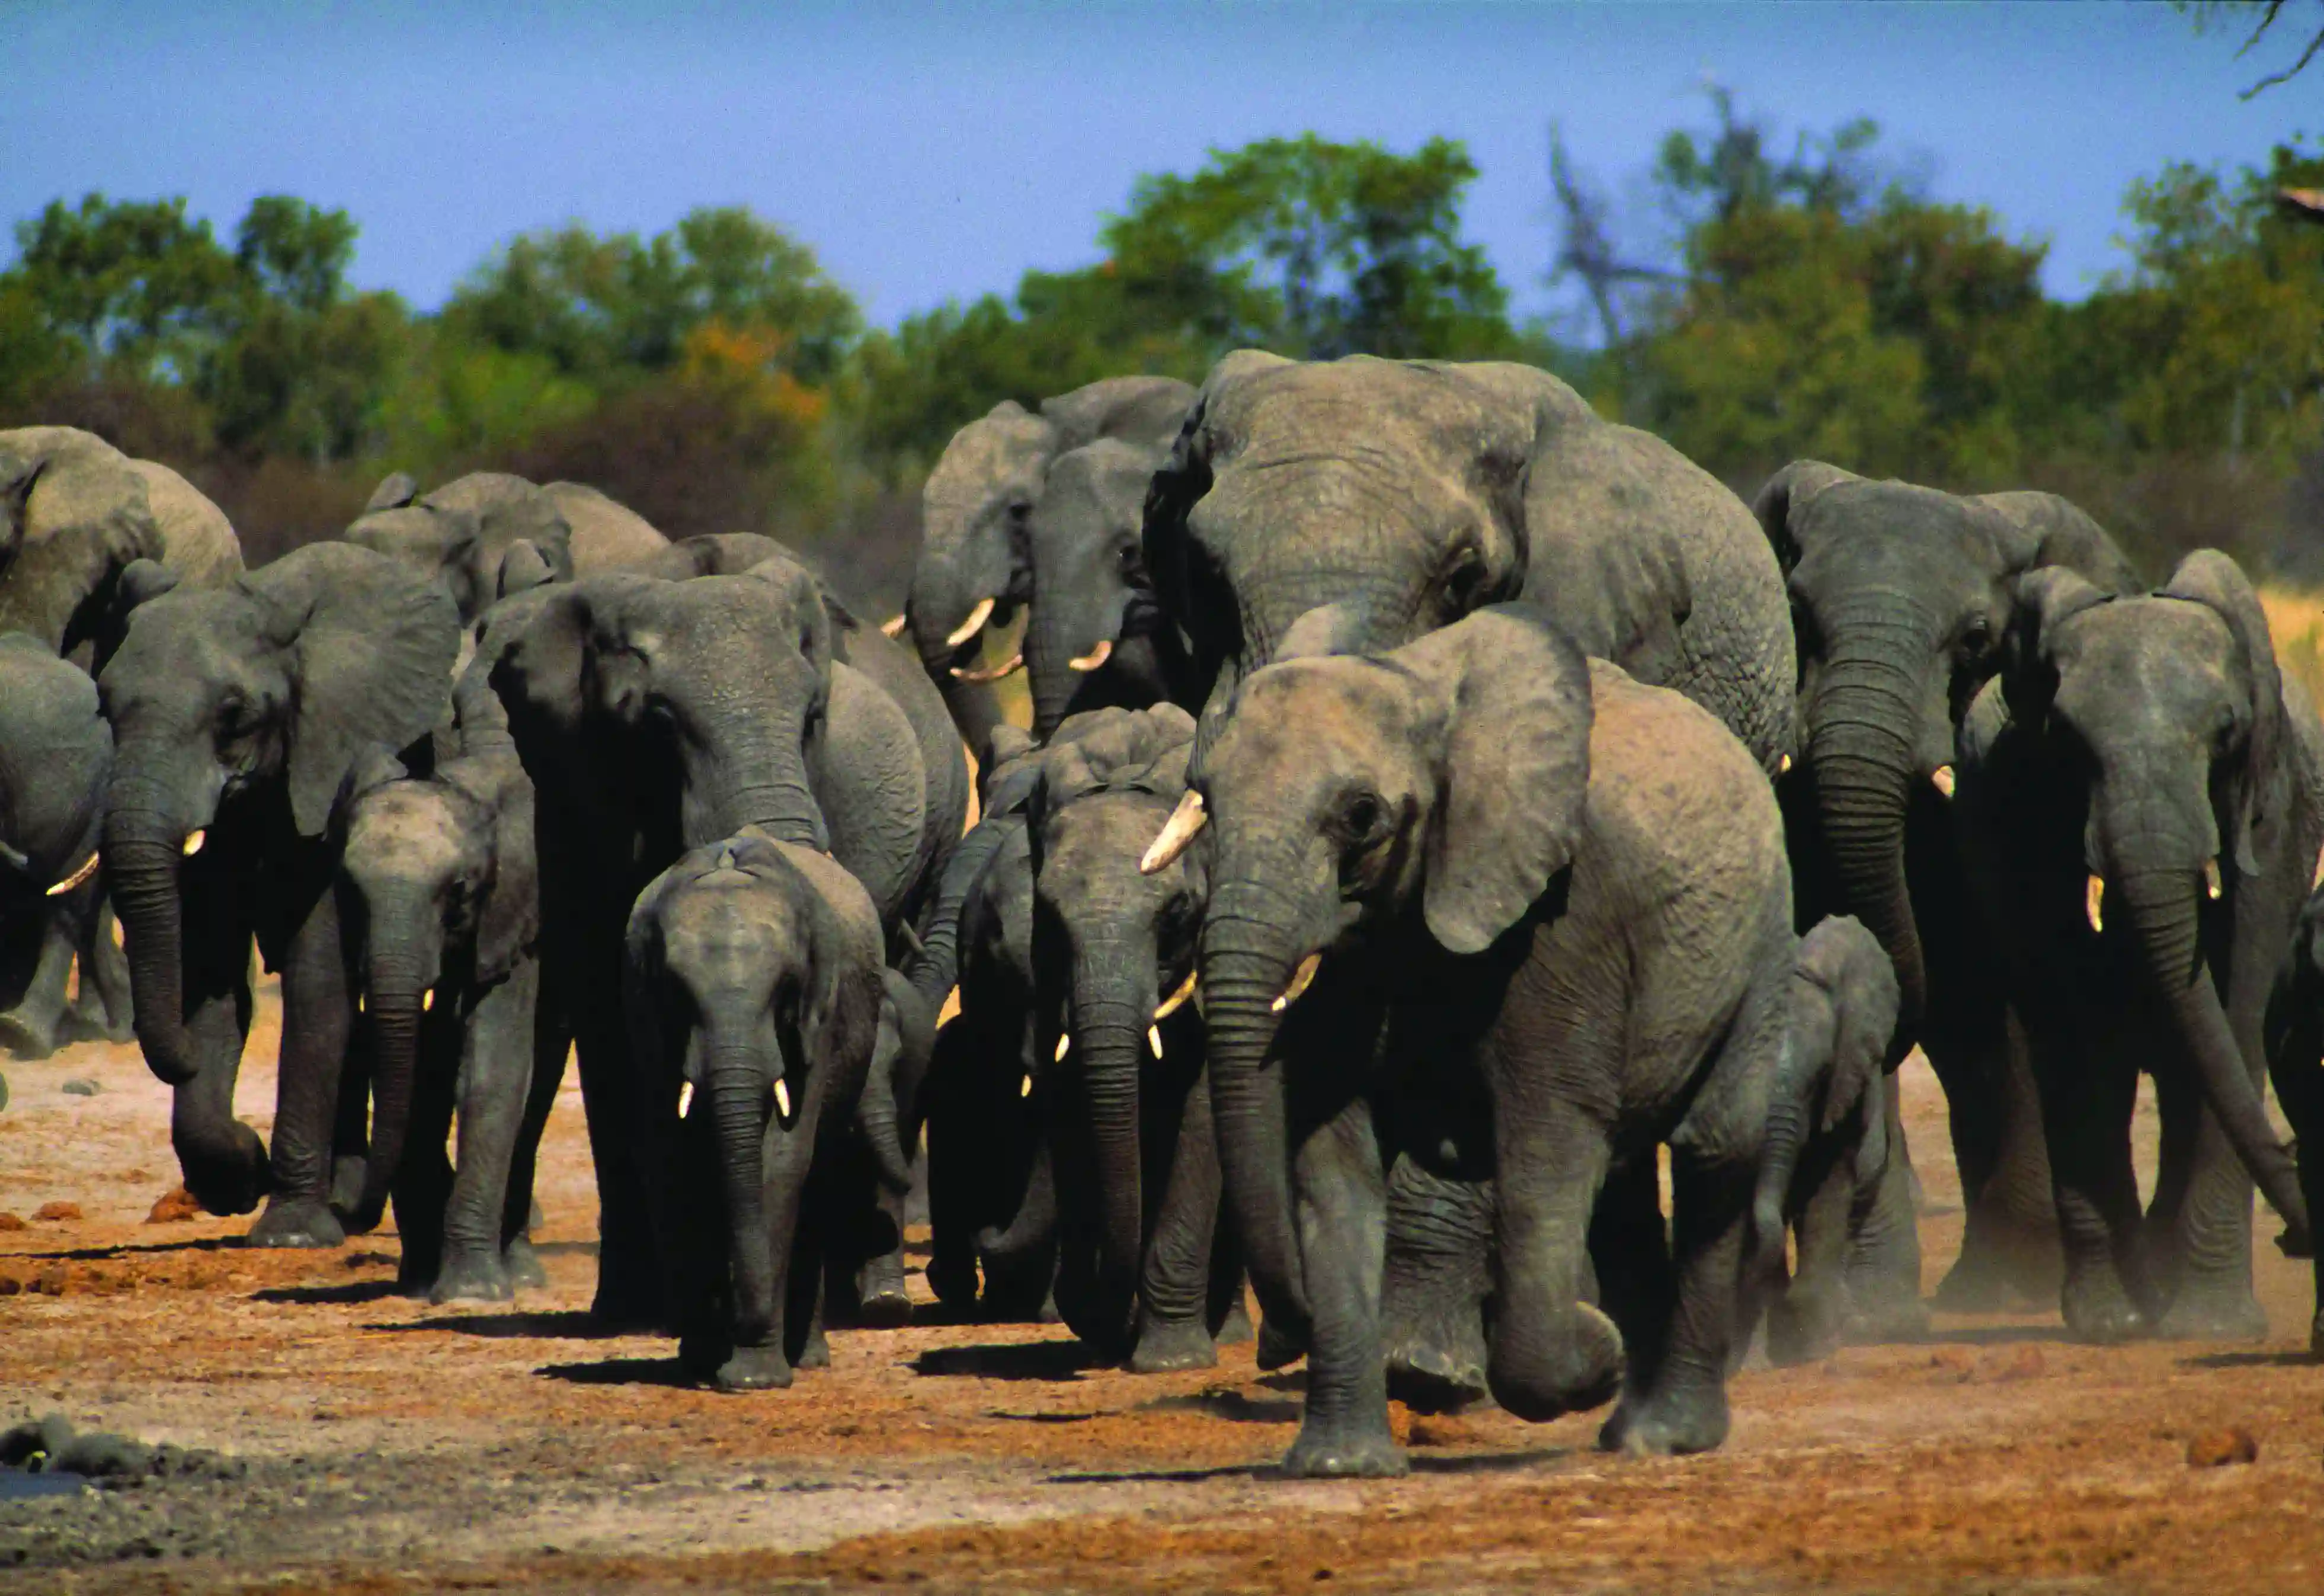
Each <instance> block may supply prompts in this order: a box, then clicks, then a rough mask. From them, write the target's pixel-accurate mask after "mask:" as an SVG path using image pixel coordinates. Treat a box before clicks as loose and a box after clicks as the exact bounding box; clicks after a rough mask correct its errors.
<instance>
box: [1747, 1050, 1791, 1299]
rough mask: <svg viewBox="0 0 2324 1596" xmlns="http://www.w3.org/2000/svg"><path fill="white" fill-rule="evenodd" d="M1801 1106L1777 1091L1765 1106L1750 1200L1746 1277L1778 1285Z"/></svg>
mask: <svg viewBox="0 0 2324 1596" xmlns="http://www.w3.org/2000/svg"><path fill="white" fill-rule="evenodd" d="M1801 1118H1802V1115H1801V1112H1800V1104H1799V1102H1797V1101H1796V1099H1795V1096H1794V1094H1793V1093H1788V1092H1785V1091H1783V1090H1781V1089H1780V1088H1779V1089H1778V1090H1777V1092H1776V1093H1775V1100H1774V1101H1773V1102H1770V1103H1769V1104H1768V1105H1767V1136H1766V1143H1765V1145H1764V1147H1763V1149H1762V1150H1761V1154H1760V1162H1759V1179H1758V1185H1757V1187H1756V1188H1755V1189H1754V1191H1753V1193H1752V1200H1751V1249H1750V1254H1751V1255H1750V1260H1749V1262H1748V1265H1747V1266H1746V1271H1745V1272H1746V1276H1747V1278H1751V1279H1755V1280H1765V1281H1766V1282H1768V1283H1769V1284H1770V1285H1775V1284H1780V1283H1781V1280H1782V1278H1783V1277H1782V1274H1781V1272H1780V1271H1781V1270H1782V1268H1783V1267H1784V1231H1785V1229H1786V1228H1787V1226H1788V1225H1789V1222H1790V1217H1789V1215H1788V1214H1787V1213H1786V1212H1785V1210H1786V1209H1787V1208H1788V1207H1789V1206H1790V1204H1791V1194H1792V1178H1793V1176H1794V1175H1795V1174H1796V1173H1797V1172H1798V1169H1799V1167H1800V1141H1801V1136H1802V1130H1803V1128H1802V1125H1801Z"/></svg>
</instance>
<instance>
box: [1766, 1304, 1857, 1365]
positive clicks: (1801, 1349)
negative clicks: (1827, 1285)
mask: <svg viewBox="0 0 2324 1596" xmlns="http://www.w3.org/2000/svg"><path fill="white" fill-rule="evenodd" d="M1843 1318H1844V1315H1842V1313H1841V1311H1840V1305H1839V1303H1837V1302H1835V1301H1834V1300H1833V1299H1832V1296H1831V1293H1829V1292H1815V1293H1803V1292H1801V1291H1800V1290H1798V1289H1797V1288H1796V1287H1794V1289H1793V1290H1791V1291H1789V1292H1787V1293H1785V1294H1784V1296H1782V1297H1780V1298H1778V1299H1777V1300H1775V1302H1772V1303H1769V1304H1768V1305H1767V1361H1768V1362H1770V1363H1772V1364H1774V1365H1775V1367H1776V1368H1778V1369H1790V1368H1794V1367H1795V1366H1797V1365H1799V1364H1802V1363H1820V1362H1821V1361H1823V1360H1824V1359H1826V1358H1829V1357H1831V1355H1832V1353H1833V1352H1837V1351H1839V1349H1840V1326H1841V1324H1842V1321H1843Z"/></svg>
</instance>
